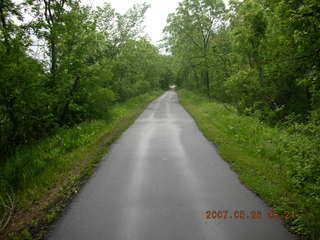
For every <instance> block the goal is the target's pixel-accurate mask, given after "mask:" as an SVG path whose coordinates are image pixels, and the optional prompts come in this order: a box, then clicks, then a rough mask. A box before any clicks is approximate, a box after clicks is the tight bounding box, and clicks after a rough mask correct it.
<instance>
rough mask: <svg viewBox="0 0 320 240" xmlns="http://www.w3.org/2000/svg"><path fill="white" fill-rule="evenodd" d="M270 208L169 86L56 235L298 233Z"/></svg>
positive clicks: (270, 236) (273, 236)
mask: <svg viewBox="0 0 320 240" xmlns="http://www.w3.org/2000/svg"><path fill="white" fill-rule="evenodd" d="M209 210H216V211H219V210H220V211H223V212H220V214H221V213H223V219H206V215H207V214H206V212H207V211H209ZM240 210H242V211H245V212H244V213H245V215H243V216H244V217H245V219H240V218H239V217H240V216H239V215H240V214H243V212H242V213H240ZM269 210H270V209H269V208H268V207H267V206H266V204H265V203H264V202H263V201H262V200H260V199H259V198H258V197H257V196H256V195H255V194H254V193H252V192H251V191H249V190H248V189H247V188H246V187H245V186H243V185H242V184H241V183H240V182H239V180H238V177H237V175H236V174H235V173H234V172H233V171H232V170H231V169H230V167H229V165H228V164H227V163H226V162H225V161H223V160H222V159H221V157H220V156H219V155H218V154H217V152H216V149H215V147H214V145H212V144H211V143H210V142H208V140H207V139H206V138H205V137H204V136H203V135H202V133H201V132H200V130H199V129H198V127H197V126H196V124H195V122H194V120H193V119H192V118H191V117H190V115H189V114H188V113H187V112H186V111H185V110H184V109H183V108H182V106H181V105H180V104H179V102H178V98H177V95H176V93H175V92H174V91H168V92H166V93H165V94H164V95H162V96H161V97H160V98H158V99H157V100H155V101H154V102H153V103H151V104H150V105H149V107H148V108H147V109H146V110H145V111H144V112H143V114H142V115H141V116H140V117H139V118H138V119H137V120H136V121H135V123H134V124H133V125H132V126H131V127H130V128H129V129H128V130H126V131H125V132H124V133H123V134H122V136H121V137H120V138H119V139H118V140H117V141H116V142H115V143H114V144H113V145H112V147H111V150H110V152H109V153H108V154H107V155H106V156H105V157H104V159H103V160H102V162H101V163H100V164H99V166H98V168H97V170H96V172H95V174H94V175H93V177H91V178H90V180H89V181H88V183H86V184H85V185H84V187H83V188H82V189H81V191H80V192H79V194H78V195H77V196H76V197H75V198H74V200H73V201H72V202H71V204H70V205H69V206H68V207H67V209H66V210H65V212H64V213H63V214H62V216H61V217H60V218H59V219H58V221H57V222H56V223H55V224H54V225H53V227H52V231H51V232H50V234H49V239H56V240H64V239H66V240H73V239H76V240H82V239H85V240H100V239H101V240H158V239H159V240H189V239H190V240H202V239H203V240H207V239H208V240H209V239H210V240H251V239H252V240H289V239H290V240H292V239H295V238H294V237H293V236H292V235H291V234H289V233H288V231H287V230H286V229H285V227H284V226H283V225H282V223H281V221H280V220H279V219H273V220H271V219H269V218H268V217H267V216H266V215H267V213H268V211H269ZM251 211H260V212H261V214H262V218H261V219H252V218H251V217H252V215H251ZM220 217H221V215H220ZM224 217H227V219H224Z"/></svg>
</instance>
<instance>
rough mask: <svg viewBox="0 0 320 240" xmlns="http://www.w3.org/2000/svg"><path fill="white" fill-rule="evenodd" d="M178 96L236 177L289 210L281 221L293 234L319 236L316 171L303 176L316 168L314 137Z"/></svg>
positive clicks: (198, 98)
mask: <svg viewBox="0 0 320 240" xmlns="http://www.w3.org/2000/svg"><path fill="white" fill-rule="evenodd" d="M178 95H179V100H180V102H181V104H182V105H183V106H184V107H185V109H186V110H187V111H188V112H189V113H190V114H191V115H192V116H193V118H194V119H195V121H196V122H197V124H198V126H199V128H200V129H201V130H202V132H203V134H204V135H205V136H206V138H207V139H208V140H209V141H211V142H213V143H214V144H215V145H216V146H217V148H218V151H219V153H220V154H221V155H222V157H223V158H224V159H225V160H226V161H227V162H229V164H230V165H231V167H232V168H233V169H234V170H235V171H236V172H237V173H238V174H239V179H240V181H241V182H242V183H243V184H244V185H246V186H247V187H248V188H249V189H251V190H252V191H254V192H255V193H256V194H257V195H258V196H260V197H261V198H262V199H263V200H265V201H266V202H267V203H268V204H269V205H270V206H271V207H273V208H274V209H275V210H276V211H277V212H279V213H280V214H285V213H286V212H293V213H294V214H291V215H290V216H289V218H287V219H286V224H287V226H288V228H289V229H290V230H291V231H292V232H294V233H296V234H298V235H299V236H301V238H303V239H312V240H318V239H320V211H319V209H320V208H319V206H320V201H319V194H320V190H319V181H318V180H317V177H318V176H319V175H316V177H313V178H312V177H310V178H306V176H308V175H310V176H314V174H315V173H314V172H311V170H310V169H309V168H313V169H314V170H316V169H319V162H317V159H318V156H319V153H320V150H319V145H318V142H317V141H316V140H315V138H312V137H309V136H305V135H303V134H299V133H295V134H293V133H289V132H287V131H286V130H285V129H280V128H275V127H274V128H273V127H270V126H268V125H267V124H265V123H263V122H261V121H259V119H257V118H255V117H249V116H243V115H240V114H238V113H237V111H236V110H235V109H234V108H233V107H232V106H229V105H228V106H227V105H225V104H223V103H219V102H215V101H209V100H208V99H207V98H206V97H203V96H200V95H197V94H194V93H192V92H190V91H187V90H179V91H178ZM307 163H309V164H310V165H307ZM311 166H314V167H311ZM300 177H304V178H303V179H302V178H300Z"/></svg>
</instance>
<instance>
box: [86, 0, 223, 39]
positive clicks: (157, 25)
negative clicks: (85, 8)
mask: <svg viewBox="0 0 320 240" xmlns="http://www.w3.org/2000/svg"><path fill="white" fill-rule="evenodd" d="M227 1H228V0H224V2H227ZM82 2H83V3H84V4H87V5H91V6H101V5H103V3H104V2H109V3H111V6H112V7H113V8H115V9H116V10H117V11H118V12H120V13H124V12H125V11H126V10H127V9H129V8H130V7H132V6H133V5H134V4H136V3H143V2H146V3H147V4H149V5H151V8H149V9H148V11H147V13H146V20H145V32H146V33H147V34H148V35H149V37H150V38H151V40H152V42H153V43H154V44H157V42H158V41H159V40H161V39H162V38H163V35H162V30H163V28H164V27H165V25H166V23H167V16H168V14H169V13H172V12H174V11H175V9H176V8H177V7H178V4H179V2H181V0H108V1H107V0H82Z"/></svg>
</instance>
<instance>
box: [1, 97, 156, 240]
mask: <svg viewBox="0 0 320 240" xmlns="http://www.w3.org/2000/svg"><path fill="white" fill-rule="evenodd" d="M161 94H162V91H154V92H152V93H147V94H144V95H141V96H138V97H135V98H132V99H130V100H129V101H128V102H125V103H121V104H117V105H115V106H114V107H113V108H112V109H111V110H110V116H111V119H110V120H108V121H105V120H95V121H90V122H84V123H82V124H80V125H78V126H75V127H73V128H68V129H60V130H59V131H58V132H57V133H56V134H54V135H53V136H51V137H48V138H45V139H43V140H41V141H39V142H38V143H35V144H33V145H31V146H26V147H22V148H21V149H19V150H18V151H17V152H16V153H15V154H14V155H13V156H12V157H11V158H10V159H9V161H8V163H7V164H6V165H5V166H3V167H2V169H0V170H1V172H2V173H3V174H2V176H1V177H0V185H1V191H0V197H1V202H2V204H1V207H0V210H1V211H0V213H1V217H2V218H1V219H6V220H4V221H3V222H1V224H2V227H3V226H4V224H6V225H7V226H6V228H5V229H2V232H1V231H0V238H1V237H3V238H8V239H43V238H44V237H45V235H46V232H47V229H48V226H49V224H50V223H52V222H53V221H54V220H55V219H56V217H57V215H58V214H59V213H60V212H61V211H62V210H63V209H64V207H65V205H66V204H67V203H68V201H69V200H70V199H72V197H73V196H74V195H75V194H76V193H77V192H78V190H79V188H80V187H81V185H82V184H83V183H84V182H85V181H86V179H87V178H88V177H89V176H91V174H92V173H93V172H94V169H95V165H96V163H98V162H99V161H100V160H101V158H102V156H103V155H104V154H105V153H106V152H107V151H108V149H109V145H110V144H111V143H112V142H113V141H114V140H115V139H116V138H117V137H118V136H119V135H120V134H121V133H122V132H123V131H124V130H125V129H127V128H128V127H129V126H130V125H131V124H132V122H133V121H134V120H135V119H136V118H137V117H138V116H139V114H140V113H141V112H143V110H144V109H145V107H146V106H147V104H149V103H150V102H151V101H152V100H154V99H155V98H156V97H158V96H160V95H161ZM7 220H8V223H6V222H5V221H7ZM0 226H1V225H0Z"/></svg>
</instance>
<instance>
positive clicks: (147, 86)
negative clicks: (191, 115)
mask: <svg viewBox="0 0 320 240" xmlns="http://www.w3.org/2000/svg"><path fill="white" fill-rule="evenodd" d="M0 5H1V6H0V10H1V14H0V16H1V19H0V20H1V21H0V27H1V28H0V30H1V32H0V71H1V75H0V85H1V88H0V135H1V139H0V149H1V150H0V155H1V157H0V165H1V164H4V161H5V158H7V157H8V156H10V154H11V153H12V152H14V150H15V149H16V147H17V146H20V145H24V144H29V143H31V142H32V141H36V140H38V139H41V138H42V137H45V136H48V135H50V134H51V133H53V132H54V131H56V130H57V129H58V128H61V127H62V128H63V127H67V126H69V127H70V126H73V125H75V124H79V123H81V122H83V121H86V120H89V119H91V120H94V119H106V118H111V117H112V116H111V115H112V114H111V113H110V112H109V113H108V110H109V109H110V108H111V107H112V106H113V105H114V104H116V103H119V102H123V101H125V100H128V99H129V98H132V97H134V96H138V95H140V94H141V93H145V92H148V91H152V90H154V89H158V88H160V87H162V88H164V84H162V85H161V86H160V80H161V79H162V77H163V74H164V73H163V72H164V71H165V70H164V69H167V63H166V60H161V59H165V58H166V56H162V55H160V53H159V50H158V48H157V47H155V46H154V45H152V44H151V43H150V42H149V40H147V39H146V38H145V37H143V31H142V29H143V28H142V24H143V20H144V15H145V13H146V11H147V9H148V7H149V6H148V5H146V4H141V5H135V6H134V7H133V8H132V9H129V10H128V11H127V12H126V13H124V14H120V13H117V12H116V11H115V10H114V9H113V8H112V7H111V5H110V4H105V5H104V6H103V7H100V8H98V9H97V10H94V9H91V8H90V7H85V6H82V5H80V4H79V1H65V0H59V1H58V0H50V1H48V0H44V1H28V0H26V1H23V2H22V3H20V4H16V3H14V2H12V1H8V0H4V1H1V2H0ZM22 12H23V13H25V12H26V14H28V15H29V16H31V18H28V19H25V21H22V17H23V14H21V13H22ZM17 19H18V20H17Z"/></svg>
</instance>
